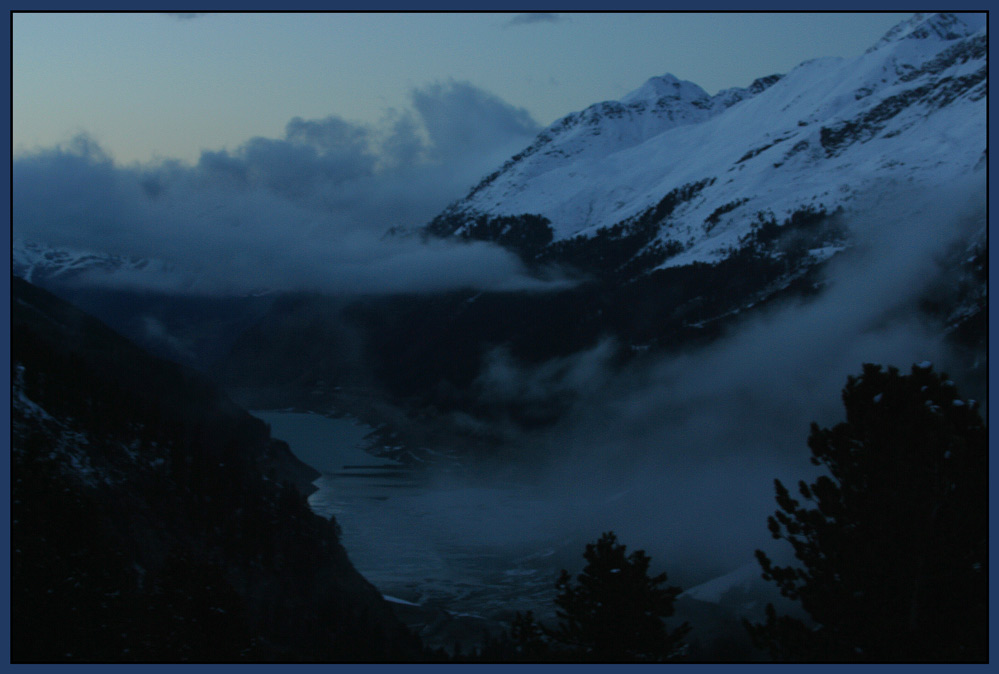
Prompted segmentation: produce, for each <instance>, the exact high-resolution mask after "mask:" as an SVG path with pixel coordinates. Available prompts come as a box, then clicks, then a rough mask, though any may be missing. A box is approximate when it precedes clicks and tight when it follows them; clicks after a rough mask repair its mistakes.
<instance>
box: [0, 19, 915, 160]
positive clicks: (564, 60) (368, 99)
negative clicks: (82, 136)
mask: <svg viewBox="0 0 999 674" xmlns="http://www.w3.org/2000/svg"><path fill="white" fill-rule="evenodd" d="M908 16H910V14H882V13H823V14H813V13H780V14H763V13H754V14H746V13H722V14H717V13H700V14H694V13H652V14H650V13H622V14H606V13H601V14H595V13H564V14H544V13H536V14H512V13H511V14H490V13H464V14H462V13H444V14H435V13H382V14H365V13H353V14H350V13H325V14H311V13H305V14H238V13H234V14H195V15H190V14H172V15H171V14H154V13H119V14H113V13H112V14H99V13H81V14H59V13H45V14H32V13H17V14H15V15H14V16H13V32H12V69H13V76H12V85H13V86H12V91H13V94H12V95H13V113H12V114H13V117H12V122H13V149H14V151H15V153H17V154H23V153H24V152H30V151H33V150H36V149H37V148H39V147H48V146H52V145H55V144H56V143H60V142H65V141H67V140H68V139H69V138H71V137H73V136H75V135H76V134H78V133H80V132H85V133H87V134H89V135H90V136H91V137H92V138H93V139H94V140H96V141H97V142H98V143H99V144H100V145H101V147H102V148H103V149H104V150H105V151H106V152H108V153H109V154H110V155H111V156H113V158H114V159H115V160H116V161H117V162H119V163H130V162H135V161H141V162H147V161H150V160H153V159H164V158H170V159H179V160H182V161H185V162H196V161H197V160H198V158H199V156H200V154H201V152H202V151H205V150H213V151H214V150H219V149H222V148H230V149H232V148H236V147H238V146H239V145H241V144H242V143H244V142H246V141H247V140H249V139H250V138H253V137H266V138H275V137H280V136H281V134H282V132H283V130H284V128H285V126H286V124H287V123H288V122H289V121H290V120H291V119H293V118H296V117H301V118H303V119H323V118H326V117H327V116H330V115H336V116H338V117H341V118H343V119H345V120H349V121H351V122H355V123H361V124H366V125H372V124H378V123H380V122H381V121H382V120H384V119H385V118H386V116H391V115H392V114H397V113H398V111H401V110H406V109H411V108H412V106H413V102H412V100H411V98H412V92H413V91H414V90H417V89H421V88H425V87H428V86H433V85H435V84H446V83H448V82H452V81H454V82H467V83H469V84H471V85H473V86H474V87H476V88H479V89H482V90H484V91H486V92H489V93H490V94H492V95H494V96H496V97H498V98H499V99H501V100H503V101H505V102H506V103H508V104H509V105H511V106H514V107H515V108H517V109H522V110H524V111H526V113H527V114H528V115H529V116H530V117H531V119H533V120H534V121H535V122H536V123H537V124H539V125H540V126H547V125H548V124H550V123H552V122H553V121H555V120H556V119H558V118H559V117H561V116H563V115H565V114H568V113H570V112H574V111H576V110H581V109H583V108H585V107H587V106H588V105H591V104H593V103H597V102H600V101H604V100H616V99H619V98H621V97H622V96H623V95H625V94H627V93H628V92H629V91H631V90H633V89H636V88H638V87H639V86H640V85H641V84H642V83H643V82H644V81H645V80H647V79H648V78H650V77H653V76H658V75H662V74H665V73H667V72H668V73H672V74H674V75H676V76H677V77H679V78H681V79H687V80H690V81H692V82H695V83H697V84H699V85H700V86H702V87H703V88H704V89H705V90H706V91H707V92H708V93H709V94H714V93H715V92H717V91H718V90H720V89H724V88H728V87H736V86H739V87H742V86H747V85H748V84H750V83H751V82H752V81H753V80H754V79H756V78H758V77H762V76H766V75H770V74H773V73H778V72H779V73H785V72H787V71H789V70H790V69H792V68H793V67H794V66H796V65H797V64H799V63H800V62H802V61H804V60H807V59H812V58H817V57H824V56H844V57H850V56H856V55H858V54H860V53H862V52H863V51H864V50H865V49H867V48H868V47H869V46H871V45H872V44H873V43H874V42H875V41H876V40H877V39H878V38H879V37H880V36H881V35H882V34H883V33H884V32H886V31H887V30H888V29H889V28H891V27H892V26H893V25H894V24H896V23H898V22H899V21H900V20H903V19H904V18H907V17H908ZM393 111H395V113H393Z"/></svg>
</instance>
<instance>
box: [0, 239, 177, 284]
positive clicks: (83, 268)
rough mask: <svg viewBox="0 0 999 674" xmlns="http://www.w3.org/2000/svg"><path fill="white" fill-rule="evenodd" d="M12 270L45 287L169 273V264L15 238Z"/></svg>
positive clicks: (15, 274) (26, 279)
mask: <svg viewBox="0 0 999 674" xmlns="http://www.w3.org/2000/svg"><path fill="white" fill-rule="evenodd" d="M11 267H12V268H11V271H12V273H13V274H14V276H16V277H18V278H22V279H24V280H25V281H28V282H30V283H35V284H42V285H45V284H47V283H52V282H65V281H70V280H73V279H77V278H79V277H80V276H82V275H85V274H86V275H95V274H98V275H111V274H115V273H117V272H129V271H131V272H137V271H142V270H145V269H149V268H155V269H157V270H158V271H161V272H162V271H168V270H169V267H168V266H167V265H166V264H164V263H163V262H161V261H157V260H150V259H147V258H137V257H124V256H121V255H112V254H109V253H102V252H95V251H85V250H74V249H69V248H58V247H53V246H48V245H45V244H42V243H38V242H36V241H25V240H24V239H21V238H16V239H14V242H13V246H12V248H11Z"/></svg>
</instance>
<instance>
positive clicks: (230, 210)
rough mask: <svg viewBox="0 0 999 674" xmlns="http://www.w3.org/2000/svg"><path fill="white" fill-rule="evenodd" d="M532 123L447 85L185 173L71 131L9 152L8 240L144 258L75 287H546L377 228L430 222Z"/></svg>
mask: <svg viewBox="0 0 999 674" xmlns="http://www.w3.org/2000/svg"><path fill="white" fill-rule="evenodd" d="M539 130H540V128H539V126H538V124H537V123H536V122H535V121H534V120H533V119H531V117H530V115H529V114H528V113H527V112H526V111H524V110H522V109H519V108H515V107H513V106H511V105H509V104H507V103H505V102H504V101H502V100H500V99H499V98H497V97H495V96H493V95H492V94H489V93H488V92H485V91H482V90H481V89H477V88H476V87H474V86H472V85H470V84H467V83H463V82H448V83H443V84H433V85H430V86H427V87H425V88H422V89H417V90H414V91H413V92H412V109H407V110H402V111H399V110H391V111H388V112H387V113H386V115H385V117H384V119H383V120H382V121H381V122H380V123H378V124H375V125H363V124H357V123H353V122H349V121H346V120H343V119H341V118H339V117H336V116H330V117H327V118H325V119H319V120H304V119H301V118H295V119H292V120H291V121H290V122H289V123H288V124H287V127H286V129H285V135H284V137H283V138H277V139H274V138H252V139H250V140H248V141H247V142H246V143H244V144H243V145H241V146H240V147H238V148H236V149H234V150H230V149H220V150H211V151H209V150H206V151H203V152H202V155H201V158H200V160H199V161H198V163H197V164H196V165H194V166H191V165H187V164H184V163H181V162H177V161H169V160H167V161H161V162H158V163H155V164H135V165H129V166H121V165H118V164H116V163H115V161H114V160H113V158H112V157H111V156H109V155H108V154H107V153H106V152H105V151H104V150H103V149H102V148H101V147H100V146H99V145H98V144H97V143H95V142H94V141H93V140H91V139H90V138H88V137H87V136H85V135H81V136H78V137H76V138H74V139H73V140H72V141H70V142H68V143H66V144H63V145H60V146H58V147H54V148H49V149H43V150H39V151H36V152H34V153H31V154H26V155H21V156H18V157H16V158H15V159H14V162H13V177H14V181H13V182H14V190H13V204H14V209H13V211H14V218H13V229H14V236H15V238H22V239H25V240H28V241H37V242H41V243H45V244H48V245H52V246H58V247H66V248H71V249H78V250H86V251H94V252H101V253H111V254H116V255H124V256H131V257H138V258H151V259H155V260H157V261H158V262H160V263H162V264H158V265H151V266H150V267H148V268H147V269H145V270H139V271H133V272H130V273H128V274H113V275H108V274H102V273H98V274H93V275H91V276H90V277H88V278H85V279H83V281H85V282H89V283H93V284H115V285H127V286H131V287H139V288H147V287H148V288H156V289H159V290H165V291H170V292H186V293H202V294H228V293H233V294H239V293H245V292H251V291H254V290H260V289H270V290H314V291H323V292H330V293H338V294H340V293H383V292H418V291H434V290H444V289H451V288H459V287H474V288H481V289H490V290H497V289H499V290H502V289H524V288H544V287H546V284H545V283H544V282H541V281H538V280H536V279H534V278H531V277H529V276H528V275H527V274H526V273H525V271H524V269H523V267H522V265H521V264H520V262H519V260H518V259H517V258H516V257H515V256H513V255H511V254H509V253H508V252H506V251H505V250H503V249H501V248H499V247H497V246H492V245H488V244H485V243H474V244H459V243H448V242H433V243H429V244H427V243H424V242H422V241H421V240H420V239H419V237H415V236H410V237H406V236H386V232H388V231H389V230H391V229H393V228H400V229H403V230H405V229H407V228H416V227H420V226H422V225H424V224H426V222H428V221H429V220H430V219H431V218H432V217H433V216H434V215H436V214H437V213H438V212H440V211H441V210H442V209H443V208H444V207H445V206H446V205H447V204H448V203H449V202H450V201H452V200H454V199H456V198H459V197H461V196H463V195H464V193H465V192H466V191H467V190H468V189H469V188H470V187H471V186H472V185H474V183H475V182H476V181H477V180H478V179H479V178H481V176H482V175H484V174H485V173H486V172H488V170H490V169H491V168H493V167H495V166H496V165H497V164H499V163H501V162H502V161H504V160H505V159H507V158H508V157H509V156H510V155H511V154H513V153H514V152H516V151H517V150H519V149H521V148H522V147H524V146H525V145H527V144H528V143H529V142H530V141H531V139H532V138H533V136H534V135H535V134H536V133H537V132H538V131H539Z"/></svg>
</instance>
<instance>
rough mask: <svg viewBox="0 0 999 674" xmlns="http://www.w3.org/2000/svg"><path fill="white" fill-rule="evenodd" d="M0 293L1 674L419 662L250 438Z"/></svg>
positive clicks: (155, 369) (152, 363)
mask: <svg viewBox="0 0 999 674" xmlns="http://www.w3.org/2000/svg"><path fill="white" fill-rule="evenodd" d="M12 283H13V293H12V330H11V332H12V335H11V337H12V340H11V341H12V366H13V381H12V401H13V405H12V459H11V468H12V474H11V476H12V479H11V486H12V532H11V543H12V545H11V547H12V559H11V564H12V579H11V580H12V584H11V586H12V597H11V616H12V620H11V624H12V634H11V637H12V638H11V643H12V659H13V661H15V662H63V661H75V662H80V661H89V662H113V661H147V662H148V661H152V662H197V661H239V660H243V661H273V660H280V661H303V660H304V661H358V660H361V661H388V660H400V659H401V660H407V659H413V658H415V657H417V656H418V655H419V644H418V642H417V640H416V639H415V637H413V636H412V635H410V634H409V633H408V632H407V631H406V630H405V628H404V627H403V626H402V625H401V624H400V623H399V622H398V621H397V620H396V619H395V617H394V616H393V614H392V613H391V610H390V609H389V607H388V605H387V604H386V603H385V602H384V600H382V598H381V596H380V595H379V593H378V592H377V590H376V589H375V588H374V587H373V586H372V585H370V584H369V583H368V582H367V581H366V580H365V579H364V578H362V577H361V576H360V575H359V574H358V573H357V572H356V570H355V569H354V568H353V566H352V565H351V563H350V561H349V559H348V558H347V554H346V552H345V550H344V549H343V547H342V546H341V545H340V543H339V532H338V526H337V524H336V522H335V521H327V520H324V519H322V518H320V517H318V516H316V515H314V514H313V513H312V512H311V511H310V510H309V508H308V505H307V504H306V502H305V493H306V492H307V491H308V490H309V489H311V487H310V482H311V480H312V479H313V478H314V477H316V475H317V474H316V473H315V472H314V471H313V470H312V469H311V468H309V467H307V466H305V465H304V464H301V463H300V462H298V461H297V459H295V457H294V456H293V455H292V454H291V453H290V451H289V448H288V446H287V445H286V444H285V443H283V442H281V441H279V440H275V439H273V438H271V437H270V434H269V429H268V427H267V426H266V424H264V423H263V422H262V421H260V420H259V419H256V418H254V417H252V416H251V415H250V414H248V413H247V412H245V411H243V410H241V409H240V408H239V407H237V406H236V405H235V404H234V403H232V402H231V401H230V400H229V399H228V398H227V397H226V396H225V395H224V394H222V393H221V392H220V391H219V390H218V389H217V388H216V387H215V386H214V385H212V384H210V383H209V382H207V380H205V379H204V378H203V377H202V376H200V375H198V374H197V373H195V372H193V371H191V370H187V369H183V368H181V367H179V366H176V365H174V364H172V363H168V362H166V361H162V360H159V359H156V358H153V357H151V356H149V355H147V354H145V353H144V352H143V351H142V350H140V349H139V348H138V347H136V346H134V345H133V344H131V343H130V342H128V341H127V340H125V339H123V338H122V337H120V336H118V335H117V334H115V333H114V332H112V331H111V330H110V329H108V328H107V327H106V326H104V325H103V324H101V323H100V322H99V321H97V320H96V319H93V318H91V317H89V316H87V315H85V314H83V313H82V312H79V311H78V310H76V309H74V308H73V307H71V306H70V305H67V304H65V303H64V302H62V301H60V300H58V299H56V298H55V297H53V296H52V295H50V294H49V293H47V292H46V291H44V290H41V289H39V288H36V287H34V286H31V285H30V284H27V283H26V282H23V281H21V280H20V279H17V278H14V279H12Z"/></svg>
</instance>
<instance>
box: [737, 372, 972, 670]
mask: <svg viewBox="0 0 999 674" xmlns="http://www.w3.org/2000/svg"><path fill="white" fill-rule="evenodd" d="M843 403H844V405H845V408H846V421H845V422H842V423H839V424H837V425H835V426H834V427H833V428H831V429H826V428H819V427H818V426H817V425H816V424H814V423H813V424H812V428H811V434H810V436H809V439H808V445H809V447H810V448H811V452H812V463H813V464H815V465H817V466H824V467H825V468H826V469H827V470H828V474H827V475H822V476H820V477H819V478H817V479H816V480H815V482H814V483H812V484H810V485H809V484H805V482H804V481H802V482H800V483H799V486H798V492H799V494H800V497H801V499H803V501H800V500H798V499H797V498H795V497H793V496H792V494H791V492H790V491H789V490H788V489H787V488H786V487H785V486H784V485H783V484H781V483H780V481H779V480H778V481H775V482H776V491H777V504H778V505H779V507H780V509H779V510H778V511H777V512H776V513H775V514H774V515H773V516H772V517H770V518H769V520H768V524H769V528H770V531H771V533H772V534H773V536H774V538H777V539H784V540H786V541H788V542H789V543H790V544H791V546H792V547H793V548H794V553H795V556H796V557H797V559H798V561H799V562H800V563H801V564H802V565H803V567H802V568H796V567H779V566H776V565H774V564H773V563H772V562H771V560H770V559H769V558H768V557H767V556H766V554H764V553H763V552H762V551H757V553H756V555H757V558H758V559H759V561H760V564H761V566H762V567H763V577H764V578H765V579H767V580H773V581H774V582H775V583H777V585H778V586H779V588H780V591H781V593H782V594H783V595H784V596H786V597H788V598H790V599H793V600H797V601H800V602H801V605H802V608H803V609H804V610H805V611H806V612H807V613H808V614H809V616H810V617H811V618H812V620H813V621H814V624H813V625H806V624H805V623H804V622H802V621H799V620H795V619H792V618H789V617H787V616H778V615H777V614H776V611H775V610H774V608H773V606H772V605H771V606H770V607H768V617H767V620H766V622H765V623H763V624H756V625H749V624H748V623H747V628H748V629H749V631H750V634H751V636H752V637H753V639H754V641H755V642H756V644H757V645H758V646H760V647H763V648H766V649H767V650H769V652H770V654H771V655H772V656H773V657H774V658H775V659H780V660H797V661H827V660H831V661H840V662H842V661H873V662H929V661H986V660H987V659H988V578H987V551H988V526H987V517H988V463H987V459H988V457H987V442H988V440H987V429H986V427H985V425H984V423H983V421H982V418H981V416H980V415H979V413H978V411H977V404H976V403H975V402H974V401H972V400H965V399H963V398H962V397H961V396H960V395H959V394H958V392H957V390H956V388H955V386H954V383H953V382H952V381H950V380H948V379H947V376H946V375H945V374H942V373H941V374H937V373H935V372H933V370H932V367H931V366H930V364H928V363H924V364H921V365H917V366H913V368H912V372H911V374H909V375H900V374H899V373H898V371H897V370H896V369H895V368H890V369H887V370H885V369H884V368H882V367H879V366H877V365H870V364H867V365H864V368H863V374H862V375H861V376H859V377H849V378H848V380H847V384H846V388H845V389H844V390H843Z"/></svg>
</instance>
